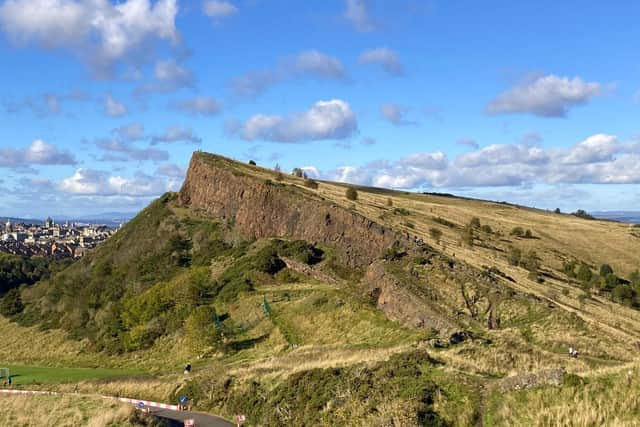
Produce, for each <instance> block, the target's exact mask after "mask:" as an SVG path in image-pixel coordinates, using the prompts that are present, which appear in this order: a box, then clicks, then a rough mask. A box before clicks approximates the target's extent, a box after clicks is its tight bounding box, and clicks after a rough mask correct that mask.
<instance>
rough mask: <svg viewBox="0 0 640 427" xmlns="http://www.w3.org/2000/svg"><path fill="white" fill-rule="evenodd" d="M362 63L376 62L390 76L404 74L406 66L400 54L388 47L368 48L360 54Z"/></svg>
mask: <svg viewBox="0 0 640 427" xmlns="http://www.w3.org/2000/svg"><path fill="white" fill-rule="evenodd" d="M359 62H360V63H361V64H365V65H367V64H376V65H380V66H381V67H382V69H383V70H384V71H385V72H386V73H387V74H388V75H390V76H401V75H402V74H404V66H403V65H402V62H400V58H399V57H398V54H397V53H395V52H394V51H392V50H391V49H389V48H386V47H379V48H375V49H368V50H365V51H364V52H362V54H360V59H359Z"/></svg>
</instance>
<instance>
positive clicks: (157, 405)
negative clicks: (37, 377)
mask: <svg viewBox="0 0 640 427" xmlns="http://www.w3.org/2000/svg"><path fill="white" fill-rule="evenodd" d="M0 393H4V394H48V395H59V394H64V393H57V392H55V391H40V390H17V389H0ZM101 397H103V398H104V399H114V397H113V396H101ZM115 399H116V400H118V401H120V402H124V403H130V404H132V405H138V404H139V403H140V402H142V403H143V404H144V406H145V407H151V408H160V409H168V410H170V411H179V410H180V407H179V406H178V405H169V404H168V403H159V402H152V401H150V400H141V399H129V398H127V397H116V398H115Z"/></svg>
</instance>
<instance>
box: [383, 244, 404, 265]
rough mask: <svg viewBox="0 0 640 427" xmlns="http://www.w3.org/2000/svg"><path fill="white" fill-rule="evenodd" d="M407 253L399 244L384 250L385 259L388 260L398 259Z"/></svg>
mask: <svg viewBox="0 0 640 427" xmlns="http://www.w3.org/2000/svg"><path fill="white" fill-rule="evenodd" d="M406 254H407V253H406V252H405V251H404V250H403V249H402V248H401V247H399V246H396V245H394V246H391V247H389V248H387V250H385V252H384V259H386V260H387V261H396V260H399V259H400V258H402V257H403V256H405V255H406Z"/></svg>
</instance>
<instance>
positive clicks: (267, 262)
mask: <svg viewBox="0 0 640 427" xmlns="http://www.w3.org/2000/svg"><path fill="white" fill-rule="evenodd" d="M254 266H255V268H256V270H258V271H260V272H262V273H267V274H271V275H273V274H276V273H277V272H278V271H280V270H282V269H283V268H285V267H286V266H287V265H286V264H285V263H284V261H282V260H281V259H280V258H279V257H278V253H277V252H276V250H275V248H273V247H271V246H267V247H265V248H263V249H261V250H260V251H258V253H257V254H256V256H255V258H254Z"/></svg>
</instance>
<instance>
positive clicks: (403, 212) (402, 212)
mask: <svg viewBox="0 0 640 427" xmlns="http://www.w3.org/2000/svg"><path fill="white" fill-rule="evenodd" d="M393 214H394V215H400V216H409V215H411V212H409V211H408V210H407V209H405V208H395V209H394V210H393Z"/></svg>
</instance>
